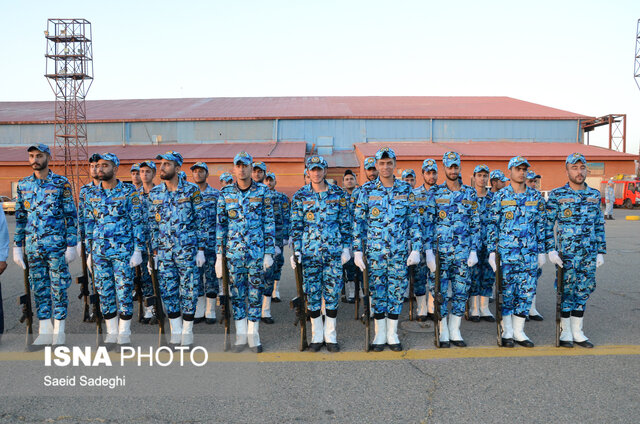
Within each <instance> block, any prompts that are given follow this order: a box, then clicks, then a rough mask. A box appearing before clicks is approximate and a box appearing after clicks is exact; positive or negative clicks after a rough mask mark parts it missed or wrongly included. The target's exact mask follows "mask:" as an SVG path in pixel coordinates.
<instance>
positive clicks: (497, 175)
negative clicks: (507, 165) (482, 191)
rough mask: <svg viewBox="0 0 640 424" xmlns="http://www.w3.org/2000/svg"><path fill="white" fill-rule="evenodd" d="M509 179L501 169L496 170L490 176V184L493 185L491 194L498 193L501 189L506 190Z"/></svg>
mask: <svg viewBox="0 0 640 424" xmlns="http://www.w3.org/2000/svg"><path fill="white" fill-rule="evenodd" d="M507 181H509V178H507V177H505V176H504V172H502V171H501V170H499V169H494V170H493V171H491V173H490V174H489V183H490V184H491V192H492V193H497V192H498V191H500V190H501V189H503V188H505V186H506V185H507Z"/></svg>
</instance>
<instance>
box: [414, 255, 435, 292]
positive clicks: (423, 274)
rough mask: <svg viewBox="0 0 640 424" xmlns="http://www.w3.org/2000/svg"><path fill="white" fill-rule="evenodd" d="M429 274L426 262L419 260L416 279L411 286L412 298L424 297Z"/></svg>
mask: <svg viewBox="0 0 640 424" xmlns="http://www.w3.org/2000/svg"><path fill="white" fill-rule="evenodd" d="M430 274H431V272H429V268H427V262H426V261H425V260H424V258H423V259H421V260H420V263H419V264H418V265H416V279H415V282H414V284H413V295H414V296H424V295H425V294H427V279H428V278H429V276H430Z"/></svg>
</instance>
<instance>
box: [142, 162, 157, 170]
mask: <svg viewBox="0 0 640 424" xmlns="http://www.w3.org/2000/svg"><path fill="white" fill-rule="evenodd" d="M143 166H146V167H147V168H151V169H153V170H154V171H155V170H156V164H155V163H154V162H153V161H151V160H145V161H144V162H140V168H142V167H143Z"/></svg>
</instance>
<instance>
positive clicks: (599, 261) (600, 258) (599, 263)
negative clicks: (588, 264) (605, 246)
mask: <svg viewBox="0 0 640 424" xmlns="http://www.w3.org/2000/svg"><path fill="white" fill-rule="evenodd" d="M602 265H604V255H603V254H602V253H598V256H596V268H600V267H601V266H602Z"/></svg>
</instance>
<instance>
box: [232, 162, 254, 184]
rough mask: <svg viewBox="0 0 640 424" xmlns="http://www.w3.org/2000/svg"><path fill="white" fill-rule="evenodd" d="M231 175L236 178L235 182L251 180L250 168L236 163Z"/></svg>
mask: <svg viewBox="0 0 640 424" xmlns="http://www.w3.org/2000/svg"><path fill="white" fill-rule="evenodd" d="M233 174H234V176H235V177H236V180H242V181H246V180H248V179H249V178H251V167H250V166H249V165H245V164H243V163H241V162H238V163H236V164H235V165H233Z"/></svg>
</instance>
